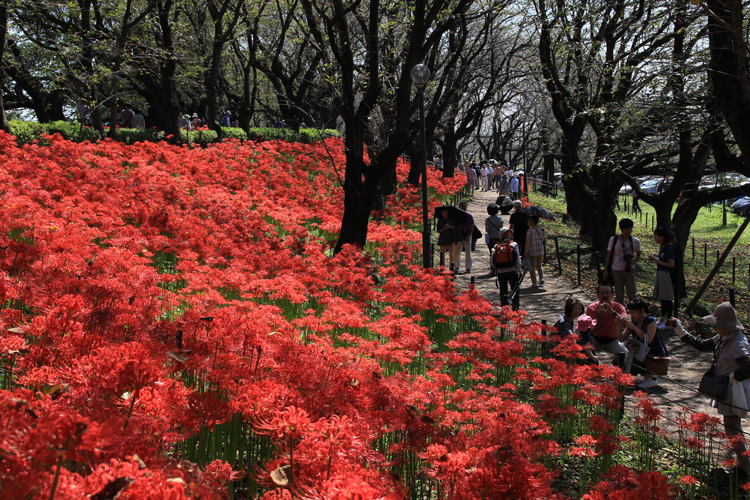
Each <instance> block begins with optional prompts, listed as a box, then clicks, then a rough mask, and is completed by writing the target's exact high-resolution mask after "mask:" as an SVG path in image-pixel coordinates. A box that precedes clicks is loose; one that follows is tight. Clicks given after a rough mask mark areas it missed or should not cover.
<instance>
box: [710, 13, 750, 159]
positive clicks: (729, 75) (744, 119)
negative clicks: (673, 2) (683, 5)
mask: <svg viewBox="0 0 750 500" xmlns="http://www.w3.org/2000/svg"><path fill="white" fill-rule="evenodd" d="M706 3H707V5H708V11H709V14H708V36H709V46H710V51H711V60H710V62H709V66H708V75H709V77H710V78H711V82H712V84H713V88H714V95H715V96H716V101H717V103H718V104H719V108H720V109H721V112H722V114H723V115H724V117H725V118H726V120H727V123H728V124H729V128H730V129H731V130H732V134H733V135H734V138H735V139H736V141H737V145H738V146H739V148H740V151H741V152H742V156H743V158H744V159H745V163H746V164H748V163H750V162H749V161H748V159H750V128H748V126H747V124H748V123H750V74H749V73H748V66H747V47H746V46H745V40H744V25H743V19H742V2H741V1H740V0H707V2H706Z"/></svg>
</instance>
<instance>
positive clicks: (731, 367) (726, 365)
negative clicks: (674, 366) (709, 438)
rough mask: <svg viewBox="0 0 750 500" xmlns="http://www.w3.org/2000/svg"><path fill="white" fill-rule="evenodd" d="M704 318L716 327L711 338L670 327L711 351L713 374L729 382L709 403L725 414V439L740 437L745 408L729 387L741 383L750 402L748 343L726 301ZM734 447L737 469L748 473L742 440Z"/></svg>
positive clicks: (677, 324) (679, 325)
mask: <svg viewBox="0 0 750 500" xmlns="http://www.w3.org/2000/svg"><path fill="white" fill-rule="evenodd" d="M703 319H704V320H705V321H706V323H708V324H709V325H711V326H713V327H714V328H715V329H716V335H714V336H713V337H711V338H710V339H699V338H696V337H694V336H693V335H690V334H689V333H687V332H686V331H685V329H684V328H683V327H682V323H681V322H680V321H678V320H675V321H674V323H673V324H671V325H670V326H672V328H673V329H674V331H675V332H677V335H679V337H680V340H682V341H683V342H684V343H686V344H688V345H690V346H693V347H695V348H696V349H698V350H699V351H703V352H711V351H713V353H714V364H713V365H712V367H711V371H712V372H713V373H712V374H713V375H714V376H717V377H728V378H729V382H730V384H731V385H730V388H729V389H728V390H727V392H726V396H725V397H724V398H723V399H721V400H719V401H717V400H712V401H711V406H713V407H714V408H716V409H717V410H718V412H719V415H722V416H723V417H724V432H725V434H726V435H727V438H731V437H733V436H741V435H742V434H743V433H742V418H743V417H745V416H747V408H742V405H741V403H740V402H738V401H736V400H735V398H734V397H733V394H734V392H735V391H734V390H733V388H732V387H733V386H734V385H735V384H741V386H742V388H743V389H744V394H745V400H746V401H750V381H749V380H748V379H750V344H748V341H747V337H746V336H745V334H744V333H743V332H742V330H744V329H745V327H744V326H742V324H741V323H740V322H739V321H738V320H737V311H735V309H734V307H732V304H730V303H729V302H724V303H723V304H719V305H718V306H716V309H714V312H713V314H711V315H709V316H705V317H704V318H703ZM735 403H736V404H735ZM733 449H734V451H735V453H736V454H737V465H738V466H739V468H740V469H742V470H743V471H744V472H745V473H746V474H747V473H750V459H748V457H747V456H745V454H744V452H745V450H746V449H747V447H746V446H745V443H743V442H741V441H735V442H734V445H733Z"/></svg>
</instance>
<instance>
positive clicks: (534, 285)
mask: <svg viewBox="0 0 750 500" xmlns="http://www.w3.org/2000/svg"><path fill="white" fill-rule="evenodd" d="M529 288H539V285H537V284H536V283H532V284H531V286H530V287H529Z"/></svg>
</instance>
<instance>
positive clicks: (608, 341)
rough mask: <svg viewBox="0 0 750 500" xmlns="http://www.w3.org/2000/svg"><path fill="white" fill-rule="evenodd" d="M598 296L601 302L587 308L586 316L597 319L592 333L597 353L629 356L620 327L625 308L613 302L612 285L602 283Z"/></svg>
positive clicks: (597, 289)
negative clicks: (620, 318) (603, 352)
mask: <svg viewBox="0 0 750 500" xmlns="http://www.w3.org/2000/svg"><path fill="white" fill-rule="evenodd" d="M596 296H597V298H598V299H599V300H597V301H596V302H594V303H592V304H589V306H588V307H587V308H586V314H587V315H588V316H591V317H592V318H594V319H596V325H595V326H594V328H593V330H592V331H591V345H593V346H594V348H595V349H596V350H597V351H605V352H608V353H610V354H613V355H614V356H615V357H617V356H618V355H619V354H625V355H627V354H628V348H627V347H625V345H624V344H623V343H622V342H620V333H621V331H620V325H619V317H621V316H625V315H626V311H625V306H623V305H622V304H619V303H617V302H613V301H612V285H611V284H610V283H607V282H604V283H600V284H599V286H597V287H596ZM615 361H617V359H616V358H615Z"/></svg>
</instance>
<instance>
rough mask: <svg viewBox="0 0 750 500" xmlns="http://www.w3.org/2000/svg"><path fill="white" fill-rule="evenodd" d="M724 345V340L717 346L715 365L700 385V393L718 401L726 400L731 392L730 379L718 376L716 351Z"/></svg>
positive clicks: (715, 349) (702, 378)
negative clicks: (728, 392) (729, 391)
mask: <svg viewBox="0 0 750 500" xmlns="http://www.w3.org/2000/svg"><path fill="white" fill-rule="evenodd" d="M723 345H724V341H723V340H722V341H720V342H719V343H718V344H716V347H715V348H714V363H713V364H712V365H711V369H710V370H708V371H707V372H706V373H704V374H703V377H701V382H700V384H698V392H700V393H701V394H703V395H705V396H708V397H710V398H711V399H715V400H716V401H724V400H726V398H727V391H728V390H729V377H727V376H719V375H716V358H717V356H716V351H718V350H719V348H720V347H721V346H723Z"/></svg>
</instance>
